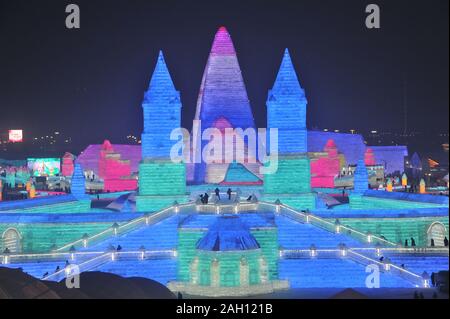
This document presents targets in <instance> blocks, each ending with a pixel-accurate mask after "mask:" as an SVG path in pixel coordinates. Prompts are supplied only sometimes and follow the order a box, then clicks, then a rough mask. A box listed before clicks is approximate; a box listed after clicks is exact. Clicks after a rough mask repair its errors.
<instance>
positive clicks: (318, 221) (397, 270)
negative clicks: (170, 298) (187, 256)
mask: <svg viewBox="0 0 450 319" xmlns="http://www.w3.org/2000/svg"><path fill="white" fill-rule="evenodd" d="M253 211H255V212H260V213H265V212H266V213H268V212H274V213H275V214H281V215H284V216H286V217H289V218H291V219H293V220H296V221H298V222H301V223H310V224H312V225H314V226H317V227H320V228H322V229H325V230H327V231H329V232H333V233H343V234H344V232H345V234H346V235H349V236H352V237H355V238H357V239H359V240H362V241H365V242H367V243H370V244H373V245H385V246H387V247H383V249H389V248H388V247H389V246H390V247H391V249H395V251H396V252H402V251H404V252H410V251H411V250H413V251H414V252H423V253H427V252H430V251H433V252H435V253H442V254H445V253H447V254H448V249H430V248H428V249H425V250H420V249H419V250H418V249H416V248H412V249H411V248H410V249H407V248H404V249H402V248H393V247H397V244H395V243H393V242H390V241H388V240H385V239H384V238H381V237H378V236H376V235H372V234H370V233H369V234H364V233H362V232H360V231H358V230H355V229H352V228H350V227H348V226H345V225H341V224H340V223H339V222H338V221H336V222H335V223H333V222H330V221H328V220H325V219H322V218H320V217H317V216H315V215H313V214H311V213H309V212H307V211H303V212H300V211H297V210H294V209H292V208H290V207H288V206H286V205H283V204H282V203H281V202H279V201H277V202H276V203H268V202H262V201H250V202H249V201H246V202H241V201H239V199H237V200H236V201H235V202H232V203H226V204H221V203H220V201H218V202H215V203H209V204H199V203H198V202H195V203H194V202H190V203H187V204H178V203H176V202H175V203H174V205H172V206H170V207H167V208H165V209H162V210H160V211H158V212H156V213H152V214H145V215H144V216H140V217H138V218H136V219H133V220H131V221H129V222H127V223H124V224H122V225H118V224H116V223H115V224H114V225H113V226H112V227H111V228H109V229H107V230H104V231H102V232H100V233H97V234H95V235H93V236H87V235H86V236H83V238H81V239H79V240H77V241H74V242H72V243H69V244H67V245H64V246H62V247H60V248H58V249H56V250H55V251H54V252H52V253H48V254H22V255H10V254H3V255H0V256H1V258H2V261H3V263H4V264H7V263H9V262H11V261H12V260H14V259H16V258H20V257H22V258H25V259H30V258H31V259H34V258H36V259H41V258H45V257H47V258H57V257H58V256H59V257H61V256H71V257H73V256H74V254H75V255H77V256H81V254H83V253H82V252H81V253H79V252H77V253H74V252H67V250H69V249H74V248H75V247H77V246H80V245H82V247H85V248H86V247H87V246H88V244H92V243H93V242H97V241H100V240H102V239H105V238H107V237H110V236H118V235H122V234H125V233H127V232H129V231H132V230H134V229H136V228H137V227H140V226H142V225H153V224H155V223H157V222H159V221H162V220H164V219H166V218H168V217H170V216H173V215H174V214H192V213H193V212H196V213H215V214H222V213H236V214H237V213H242V212H253ZM361 249H362V248H361ZM372 249H374V250H375V251H376V252H377V253H379V251H378V249H380V248H372ZM339 251H340V253H341V254H344V255H342V257H346V256H350V257H351V259H352V260H354V261H356V262H359V263H362V264H366V265H368V264H379V265H380V266H382V269H384V270H385V271H392V273H394V274H397V275H399V276H401V277H403V278H405V279H407V280H409V281H410V282H413V283H415V284H416V285H420V284H421V285H422V286H426V285H427V284H428V283H427V280H426V279H423V278H422V277H421V276H419V275H417V274H414V273H412V272H410V271H408V270H405V269H403V268H401V267H398V266H395V265H392V264H387V263H383V262H379V261H377V260H375V259H372V258H370V257H367V256H365V255H363V254H360V253H358V252H356V251H355V250H353V249H347V248H345V247H344V248H343V247H341V248H340V249H339ZM336 252H337V251H336V250H333V249H331V250H330V249H328V250H323V249H322V250H315V251H314V249H310V250H298V251H296V252H295V250H289V251H280V257H286V256H289V254H291V255H293V254H294V253H296V254H297V256H302V254H304V255H305V256H306V255H307V254H309V256H311V257H315V256H317V255H315V254H320V255H321V256H322V257H325V256H326V255H327V254H329V255H330V257H331V256H336ZM133 253H138V254H140V255H141V256H142V254H143V252H142V251H140V252H117V251H113V252H108V253H103V254H100V255H99V256H95V257H93V258H91V259H87V260H86V261H83V262H82V263H81V264H79V265H78V266H79V267H80V271H81V272H82V271H87V270H89V269H93V268H96V267H98V266H99V265H101V264H103V263H105V262H109V261H114V260H115V258H117V256H120V255H124V254H133ZM171 253H172V255H173V256H175V255H176V251H171ZM85 254H86V255H88V254H95V252H85ZM145 254H146V253H145V252H144V256H146V255H145ZM144 258H145V257H144ZM65 271H66V270H65V269H62V270H61V271H59V272H55V273H53V274H51V275H49V276H48V278H49V280H55V279H53V278H56V279H57V278H59V277H62V278H64V277H65ZM58 276H59V277H58Z"/></svg>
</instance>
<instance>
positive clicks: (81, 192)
mask: <svg viewBox="0 0 450 319" xmlns="http://www.w3.org/2000/svg"><path fill="white" fill-rule="evenodd" d="M70 189H71V192H72V195H73V196H74V197H75V198H76V199H78V200H80V199H86V198H88V197H87V195H86V194H85V192H86V189H85V180H84V174H83V169H82V168H81V165H80V164H75V167H74V169H73V175H72V184H71V186H70Z"/></svg>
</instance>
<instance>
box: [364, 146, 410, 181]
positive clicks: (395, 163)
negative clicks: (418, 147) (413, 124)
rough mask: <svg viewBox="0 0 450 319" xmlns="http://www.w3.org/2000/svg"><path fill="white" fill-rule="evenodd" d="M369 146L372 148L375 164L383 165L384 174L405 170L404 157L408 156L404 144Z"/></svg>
mask: <svg viewBox="0 0 450 319" xmlns="http://www.w3.org/2000/svg"><path fill="white" fill-rule="evenodd" d="M370 148H371V149H372V150H373V153H374V156H375V160H376V162H377V164H383V165H384V166H385V168H384V172H385V173H386V174H392V173H394V172H400V173H403V172H404V171H405V157H406V156H408V148H407V147H406V146H402V145H399V146H370Z"/></svg>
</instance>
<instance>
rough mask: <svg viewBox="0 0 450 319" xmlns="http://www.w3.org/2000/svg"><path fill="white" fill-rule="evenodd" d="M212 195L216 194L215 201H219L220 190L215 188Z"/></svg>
mask: <svg viewBox="0 0 450 319" xmlns="http://www.w3.org/2000/svg"><path fill="white" fill-rule="evenodd" d="M214 193H216V197H217V199H218V200H220V189H218V188H216V189H215V190H214Z"/></svg>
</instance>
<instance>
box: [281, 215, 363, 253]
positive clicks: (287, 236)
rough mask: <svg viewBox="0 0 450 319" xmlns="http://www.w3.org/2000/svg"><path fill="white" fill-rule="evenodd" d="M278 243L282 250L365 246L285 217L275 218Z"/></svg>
mask: <svg viewBox="0 0 450 319" xmlns="http://www.w3.org/2000/svg"><path fill="white" fill-rule="evenodd" d="M275 223H276V225H277V227H278V242H279V244H280V246H281V247H282V248H283V249H309V248H310V247H311V245H312V244H314V245H315V246H316V248H317V249H321V248H337V247H338V245H339V244H341V243H343V244H345V245H346V246H347V247H363V246H367V244H366V243H362V242H361V241H358V240H356V239H354V238H352V237H349V236H347V235H345V234H335V233H331V232H329V231H326V230H324V229H321V228H318V227H317V226H314V225H311V224H305V223H300V222H297V221H294V220H292V219H290V218H288V217H285V216H276V217H275Z"/></svg>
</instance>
